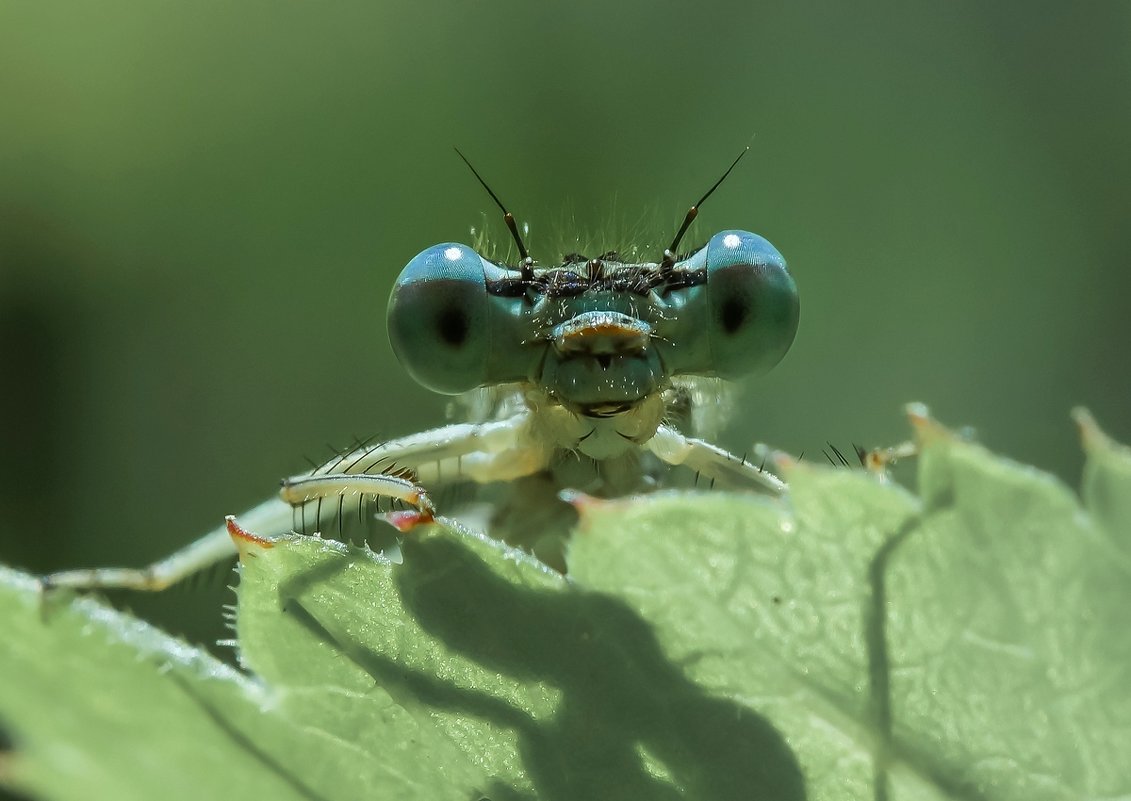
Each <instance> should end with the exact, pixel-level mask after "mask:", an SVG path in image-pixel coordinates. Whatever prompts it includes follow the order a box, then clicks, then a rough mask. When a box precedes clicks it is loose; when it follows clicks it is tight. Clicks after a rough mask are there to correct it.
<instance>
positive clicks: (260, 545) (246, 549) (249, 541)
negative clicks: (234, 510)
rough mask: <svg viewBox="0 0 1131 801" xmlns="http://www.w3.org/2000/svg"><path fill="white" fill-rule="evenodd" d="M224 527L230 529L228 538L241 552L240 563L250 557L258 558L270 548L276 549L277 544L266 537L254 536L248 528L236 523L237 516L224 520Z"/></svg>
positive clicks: (227, 517)
mask: <svg viewBox="0 0 1131 801" xmlns="http://www.w3.org/2000/svg"><path fill="white" fill-rule="evenodd" d="M224 525H226V526H227V527H228V536H229V537H231V538H232V542H233V543H235V546H236V550H237V551H239V555H240V561H241V562H243V561H244V560H246V559H247V558H248V557H256V556H258V555H259V552H260V551H265V550H267V549H268V548H274V547H275V543H273V542H272V541H271V540H269V539H267V538H266V537H260V536H259V535H258V534H253V533H252V532H250V531H248V530H247V529H246V528H244V527H243V526H241V525H240V524H239V523H238V522H236V516H235V515H228V516H226V517H225V518H224Z"/></svg>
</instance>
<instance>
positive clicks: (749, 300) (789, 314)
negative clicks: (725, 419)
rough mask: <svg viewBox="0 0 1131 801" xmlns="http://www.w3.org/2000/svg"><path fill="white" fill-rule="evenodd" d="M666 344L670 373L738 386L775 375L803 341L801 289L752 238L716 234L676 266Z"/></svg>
mask: <svg viewBox="0 0 1131 801" xmlns="http://www.w3.org/2000/svg"><path fill="white" fill-rule="evenodd" d="M674 275H675V276H676V277H677V279H678V281H679V282H682V286H677V287H676V288H675V289H674V290H672V291H670V292H669V293H667V294H665V295H664V302H665V303H666V305H667V313H668V318H667V319H666V320H665V321H664V322H663V323H662V324H661V326H660V330H659V334H660V340H661V341H662V342H665V343H667V344H666V345H664V346H663V347H664V359H665V363H666V364H667V365H668V366H669V368H670V370H671V372H673V373H677V374H686V375H713V376H720V377H722V378H737V377H739V376H742V375H747V374H750V373H761V372H765V371H766V370H769V369H770V368H771V367H773V366H774V365H775V364H777V363H778V362H779V361H781V358H782V357H783V356H785V353H786V351H787V350H789V346H790V345H792V344H793V337H794V335H795V334H796V333H797V317H798V303H797V287H796V286H795V285H794V283H793V278H791V277H790V275H789V272H788V271H787V270H786V266H785V259H783V258H782V255H781V254H780V253H778V251H777V248H775V247H774V246H773V245H771V244H770V243H769V242H767V241H766V240H765V239H763V238H762V237H760V236H758V235H757V234H752V233H749V232H748V231H723V232H722V233H721V234H715V235H714V236H713V237H711V241H710V242H708V243H707V245H706V247H704V248H702V249H701V250H699V251H697V252H696V253H695V254H693V255H692V256H691V257H689V258H688V259H686V260H685V261H683V262H680V263H679V264H677V265H675V273H674Z"/></svg>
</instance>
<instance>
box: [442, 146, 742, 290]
mask: <svg viewBox="0 0 1131 801" xmlns="http://www.w3.org/2000/svg"><path fill="white" fill-rule="evenodd" d="M453 149H454V150H455V151H456V155H457V156H459V157H460V158H461V159H463V163H464V164H466V165H467V168H468V169H469V170H471V174H472V175H474V176H475V178H476V180H478V181H479V183H480V184H482V185H483V188H484V189H486V190H487V194H488V195H490V196H491V200H493V201H495V205H496V206H498V207H499V208H500V209H501V210H502V212H503V222H505V223H506V224H507V228H509V229H510V231H511V236H513V237H514V243H515V244H516V245H518V255H519V256H521V257H522V260H523V261H524V262H526V263H527V264H528V265H529V263H530V262H531V258H530V254H529V253H527V252H526V245H524V244H522V237H521V236H519V234H518V224H517V223H516V222H515V221H514V215H513V214H511V213H510V212H509V211H507V207H506V206H504V205H503V201H501V200H499V196H498V195H496V194H495V193H494V192H492V191H491V187H489V186H487V182H486V181H484V180H483V176H481V175H480V174H479V172H478V171H477V170H476V169H475V168H474V167H472V166H471V162H470V161H468V160H467V156H465V155H464V154H463V153H461V152H460V150H459V148H458V147H457V148H453ZM728 172H729V170H728ZM723 177H724V178H725V177H726V176H725V175H724V176H723ZM716 185H717V184H716ZM707 194H710V192H708V193H707ZM700 202H702V201H700ZM524 272H525V271H524Z"/></svg>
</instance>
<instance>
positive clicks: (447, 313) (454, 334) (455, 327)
mask: <svg viewBox="0 0 1131 801" xmlns="http://www.w3.org/2000/svg"><path fill="white" fill-rule="evenodd" d="M470 327H471V326H470V324H469V323H468V320H467V315H466V314H464V311H463V309H461V308H459V307H458V306H449V307H448V308H446V309H444V310H443V311H441V312H440V315H439V316H438V317H437V318H436V330H437V331H439V332H440V339H442V340H444V342H446V343H447V344H449V345H451V346H452V347H453V348H458V347H459V346H460V345H462V344H463V343H464V342H466V341H467V333H468V330H469V329H470Z"/></svg>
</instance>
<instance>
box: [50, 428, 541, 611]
mask: <svg viewBox="0 0 1131 801" xmlns="http://www.w3.org/2000/svg"><path fill="white" fill-rule="evenodd" d="M547 457H548V454H547V452H546V451H545V449H543V448H540V447H538V445H537V443H536V442H534V441H533V439H532V438H531V437H530V435H529V414H526V413H524V414H520V415H516V416H515V417H512V418H509V419H507V420H502V421H498V422H491V423H483V424H480V425H467V424H461V425H451V426H445V427H443V428H437V429H434V430H432V431H426V432H424V433H422V434H415V435H413V436H410V437H403V438H401V439H395V440H390V441H388V442H385V443H382V444H380V445H373V446H370V447H365V448H358V449H356V450H354V451H352V452H349V453H346V454H344V455H342V456H340V457H337V458H335V459H332V460H330V461H329V462H327V463H326V464H324V465H322V466H320V467H318V468H316V469H315V470H312V471H311V472H310V473H307V474H305V475H300V476H294V477H292V478H288V479H285V480H284V481H283V486H282V489H281V490H280V492H279V497H278V498H272V499H271V500H269V501H266V502H264V503H262V504H260V505H259V506H257V507H255V508H254V509H252V510H250V511H248V512H245V513H244V514H242V515H240V516H239V518H238V520H239V524H240V526H241V527H242V528H244V529H246V530H248V531H252V532H255V533H256V534H259V535H263V536H268V537H270V536H275V535H278V534H282V533H285V532H288V531H290V530H291V529H292V527H293V524H294V515H295V508H296V507H305V506H306V505H307V504H311V503H314V504H317V506H318V509H317V512H316V513H315V515H316V517H318V518H320V519H318V520H315V521H314V523H315V525H318V524H320V523H322V522H324V521H325V520H327V519H330V518H332V517H333V515H334V514H336V513H340V506H339V503H337V502H334V503H328V504H325V508H324V509H323V508H322V507H323V504H322V503H321V501H322V500H323V499H329V498H334V499H337V498H344V497H347V496H349V497H351V498H352V497H359V498H366V497H370V498H382V497H384V498H393V499H397V500H400V501H402V502H404V503H407V504H410V505H412V506H415V507H416V508H417V509H418V510H420V512H422V513H423V514H424V516H425V517H426V518H430V517H431V515H432V513H433V512H434V509H433V506H432V501H431V500H430V499H429V498H428V494H427V493H426V492H425V491H424V489H423V488H422V487H421V486H420V484H419V483H418V482H419V481H421V480H425V481H427V482H431V481H436V482H439V481H441V480H442V479H445V478H447V479H449V480H450V479H453V478H456V477H459V478H462V479H466V480H471V481H478V482H484V483H485V482H490V481H503V480H508V479H511V478H517V477H519V476H524V475H529V474H531V473H534V472H537V471H538V470H540V469H542V468H543V467H545V465H546V459H547ZM406 470H407V471H410V472H409V473H408V474H407V475H408V476H411V480H410V478H409V477H406V474H405V471H406ZM382 471H384V472H382ZM235 554H236V547H235V545H234V544H233V543H232V539H231V536H230V535H229V533H228V530H227V527H226V526H220V527H219V528H216V529H214V530H212V531H210V532H209V533H208V534H205V535H204V536H203V537H201V538H200V539H198V540H196V541H195V542H193V543H192V544H190V545H188V546H186V547H184V548H182V549H180V550H179V551H177V552H175V553H173V554H171V555H170V556H167V557H165V558H164V559H162V560H160V561H158V562H154V563H153V564H151V565H149V566H148V567H143V568H124V567H108V568H93V569H87V570H67V571H63V572H59V573H53V574H51V575H49V576H45V577H44V578H43V580H42V584H43V587H44V589H50V588H53V587H70V588H74V589H100V588H101V589H110V588H121V589H131V590H150V591H157V590H163V589H165V588H166V587H168V586H170V585H171V584H175V583H176V582H178V581H180V580H181V579H183V578H186V577H187V576H190V575H192V574H193V573H196V572H199V571H201V570H203V569H205V568H207V567H209V566H210V565H213V564H215V563H216V562H219V561H221V560H223V559H227V558H231V557H232V556H235Z"/></svg>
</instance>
